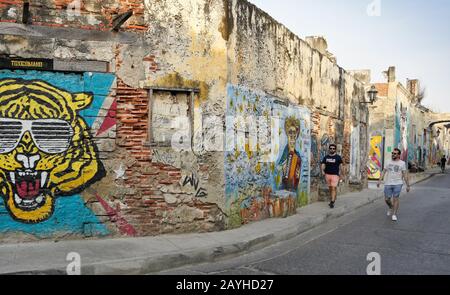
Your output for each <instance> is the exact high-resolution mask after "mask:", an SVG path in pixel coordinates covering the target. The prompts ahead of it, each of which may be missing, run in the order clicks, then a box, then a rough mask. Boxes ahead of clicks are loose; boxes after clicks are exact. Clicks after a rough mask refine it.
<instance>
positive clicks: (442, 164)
mask: <svg viewBox="0 0 450 295" xmlns="http://www.w3.org/2000/svg"><path fill="white" fill-rule="evenodd" d="M446 163H447V158H446V157H445V156H442V158H441V171H442V173H445V164H446Z"/></svg>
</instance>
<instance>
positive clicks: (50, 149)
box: [0, 78, 104, 223]
mask: <svg viewBox="0 0 450 295" xmlns="http://www.w3.org/2000/svg"><path fill="white" fill-rule="evenodd" d="M92 100H93V96H92V95H91V94H89V93H70V92H68V91H65V90H63V89H59V88H57V87H54V86H52V85H51V84H49V83H47V82H45V81H40V80H24V79H19V78H11V79H10V78H7V79H0V196H1V197H2V198H3V199H4V202H5V206H6V208H7V210H8V211H9V213H10V215H11V217H12V218H14V219H15V220H17V221H19V222H23V223H38V222H42V221H44V220H47V219H48V218H49V217H50V216H51V215H52V213H53V211H54V208H55V199H56V198H57V197H60V196H68V195H73V194H76V193H78V192H80V191H81V190H83V189H84V188H85V187H87V186H88V185H89V184H90V183H92V182H94V181H96V180H98V179H100V178H102V177H103V176H104V169H103V166H102V164H101V162H100V161H99V159H98V153H97V149H96V146H95V145H94V142H93V141H92V138H91V135H90V134H89V127H88V126H87V124H86V122H85V121H84V119H83V118H82V117H81V116H79V114H78V112H79V111H81V110H83V109H86V108H87V107H88V106H89V105H90V104H91V102H92Z"/></svg>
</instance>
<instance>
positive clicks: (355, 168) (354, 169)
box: [349, 125, 361, 182]
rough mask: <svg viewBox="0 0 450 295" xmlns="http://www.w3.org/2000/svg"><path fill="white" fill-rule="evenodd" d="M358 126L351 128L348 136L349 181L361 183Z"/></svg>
mask: <svg viewBox="0 0 450 295" xmlns="http://www.w3.org/2000/svg"><path fill="white" fill-rule="evenodd" d="M359 133H360V126H359V125H357V126H352V131H351V135H350V175H349V176H350V181H354V182H359V181H361V157H360V145H359V137H360V134H359Z"/></svg>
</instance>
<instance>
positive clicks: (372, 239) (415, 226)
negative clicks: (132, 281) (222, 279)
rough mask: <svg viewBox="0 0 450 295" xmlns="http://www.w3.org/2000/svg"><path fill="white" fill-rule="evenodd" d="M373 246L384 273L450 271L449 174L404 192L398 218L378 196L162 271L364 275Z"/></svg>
mask: <svg viewBox="0 0 450 295" xmlns="http://www.w3.org/2000/svg"><path fill="white" fill-rule="evenodd" d="M447 173H449V172H447ZM324 206H326V204H324ZM370 252H377V253H379V254H380V255H381V273H382V274H385V275H400V274H411V275H419V274H421V275H423V274H427V275H431V274H445V275H450V174H446V175H441V174H440V175H437V176H435V177H433V178H432V179H430V180H428V181H425V182H422V183H419V184H417V185H416V186H414V187H413V189H412V192H411V193H410V194H408V195H407V194H406V193H403V194H402V199H401V205H400V213H399V221H398V222H397V223H395V222H393V221H391V219H390V218H388V217H387V216H386V206H385V204H384V202H383V201H382V200H380V201H377V202H376V203H374V204H372V205H368V206H365V207H363V208H362V209H359V210H357V211H356V212H354V213H352V214H350V215H346V216H344V217H341V218H339V219H335V220H333V221H332V222H331V223H328V224H324V225H322V226H319V227H317V228H315V229H313V230H311V231H309V232H306V233H304V234H302V235H300V236H298V237H296V238H294V239H292V240H288V241H285V242H281V243H278V244H275V245H273V246H270V247H268V248H265V249H262V250H259V251H256V252H254V253H251V254H248V255H244V256H241V257H237V258H233V259H230V260H227V261H218V262H213V263H208V264H201V265H195V266H190V267H184V268H180V269H176V270H170V271H165V272H162V273H161V274H217V275H229V274H238V275H240V274H249V275H253V274H255V275H256V274H330V275H334V274H351V275H353V274H354V275H358V274H359V275H364V274H366V268H367V265H368V264H369V262H368V261H367V260H366V257H367V254H368V253H370Z"/></svg>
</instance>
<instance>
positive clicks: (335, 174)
mask: <svg viewBox="0 0 450 295" xmlns="http://www.w3.org/2000/svg"><path fill="white" fill-rule="evenodd" d="M336 148H337V146H336V145H335V144H331V145H330V147H329V153H328V155H326V156H325V157H324V158H323V159H322V165H321V168H322V169H321V170H322V175H323V176H325V180H326V182H327V184H328V187H329V189H330V194H331V201H330V204H329V206H330V208H334V203H335V202H336V198H337V187H338V185H339V181H340V180H341V179H344V177H343V176H341V172H343V169H342V164H343V161H342V158H341V156H339V155H338V154H337V153H336V152H337V151H336Z"/></svg>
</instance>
